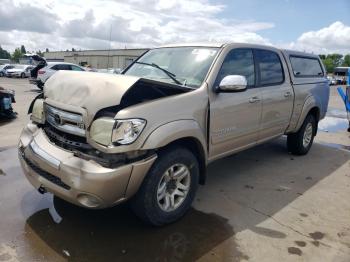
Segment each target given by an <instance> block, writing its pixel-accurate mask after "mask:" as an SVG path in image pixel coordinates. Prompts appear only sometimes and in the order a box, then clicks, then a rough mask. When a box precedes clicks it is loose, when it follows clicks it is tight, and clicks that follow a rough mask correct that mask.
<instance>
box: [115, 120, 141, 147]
mask: <svg viewBox="0 0 350 262" xmlns="http://www.w3.org/2000/svg"><path fill="white" fill-rule="evenodd" d="M145 125H146V120H143V119H127V120H117V121H116V125H115V127H114V129H113V134H112V142H114V143H118V144H121V145H127V144H131V143H133V142H134V141H135V140H136V139H137V138H138V137H139V135H140V134H141V132H142V130H143V128H144V127H145Z"/></svg>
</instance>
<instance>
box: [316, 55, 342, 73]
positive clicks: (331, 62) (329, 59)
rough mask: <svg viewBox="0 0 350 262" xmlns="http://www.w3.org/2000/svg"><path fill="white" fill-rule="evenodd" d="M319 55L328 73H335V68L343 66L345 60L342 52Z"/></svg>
mask: <svg viewBox="0 0 350 262" xmlns="http://www.w3.org/2000/svg"><path fill="white" fill-rule="evenodd" d="M319 57H320V58H321V59H322V62H323V64H324V66H325V67H326V70H327V72H328V73H333V72H334V68H336V67H337V66H341V65H342V64H343V61H344V60H343V55H341V54H329V55H327V56H326V55H319Z"/></svg>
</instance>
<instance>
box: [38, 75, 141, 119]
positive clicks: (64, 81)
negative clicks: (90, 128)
mask: <svg viewBox="0 0 350 262" xmlns="http://www.w3.org/2000/svg"><path fill="white" fill-rule="evenodd" d="M139 79H140V78H139V77H133V76H125V75H111V74H102V73H94V72H74V71H58V72H56V73H55V74H54V75H53V76H51V77H50V78H49V79H48V80H47V81H46V83H45V88H44V96H45V98H49V99H50V100H53V101H56V102H59V103H63V104H66V105H72V106H78V107H81V108H84V109H86V110H87V112H88V115H89V116H90V117H91V116H92V117H93V116H94V115H95V114H96V113H97V112H98V111H99V110H100V109H103V108H106V107H110V106H115V105H119V104H120V101H121V99H122V96H123V95H124V94H125V92H126V91H127V90H128V89H129V88H130V87H131V86H133V85H134V84H135V83H136V82H137V81H138V80H139Z"/></svg>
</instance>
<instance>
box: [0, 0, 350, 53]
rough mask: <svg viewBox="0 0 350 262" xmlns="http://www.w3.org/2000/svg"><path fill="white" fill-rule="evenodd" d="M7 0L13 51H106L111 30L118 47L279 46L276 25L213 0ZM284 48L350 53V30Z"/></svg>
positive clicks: (6, 34) (306, 36)
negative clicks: (235, 16)
mask: <svg viewBox="0 0 350 262" xmlns="http://www.w3.org/2000/svg"><path fill="white" fill-rule="evenodd" d="M3 1H4V3H2V5H0V45H2V46H3V47H4V48H6V49H8V50H10V51H13V50H14V49H15V48H16V47H19V46H20V45H22V44H24V45H25V46H26V48H27V49H28V50H30V51H35V50H39V49H40V50H45V48H49V49H50V50H66V49H71V48H72V47H74V48H75V49H106V48H108V47H109V46H110V43H109V37H110V28H111V27H112V34H111V39H112V42H111V46H112V48H124V47H130V48H131V47H153V46H159V45H162V44H169V43H179V42H203V41H213V42H230V41H234V42H249V43H258V44H267V45H273V44H274V43H273V42H271V41H270V40H269V39H267V38H265V37H263V36H262V34H261V32H262V31H263V30H266V29H270V28H273V27H274V26H275V25H274V24H273V23H269V22H265V21H238V20H232V19H223V18H222V12H223V11H224V10H225V8H227V7H226V6H225V5H223V4H215V3H213V2H212V0H128V1H125V0H90V1H85V0H60V1H58V0H47V1H42V0H13V1H12V0H3ZM5 16H6V17H7V19H6V20H7V21H11V22H10V23H7V22H6V21H4V19H5ZM280 37H283V36H280ZM281 40H283V39H281ZM278 45H279V46H281V47H284V48H291V49H297V50H302V51H307V52H314V53H332V52H340V53H350V26H349V25H345V24H344V23H342V22H339V21H338V22H334V23H333V24H331V25H329V26H327V27H325V28H322V29H320V30H317V31H310V32H305V33H303V34H301V35H300V37H299V38H297V39H296V40H295V41H294V42H291V43H284V44H278Z"/></svg>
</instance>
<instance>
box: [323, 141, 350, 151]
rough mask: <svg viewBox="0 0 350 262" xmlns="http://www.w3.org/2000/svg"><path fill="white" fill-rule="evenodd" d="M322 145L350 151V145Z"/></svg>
mask: <svg viewBox="0 0 350 262" xmlns="http://www.w3.org/2000/svg"><path fill="white" fill-rule="evenodd" d="M321 144H322V145H325V146H329V147H333V148H336V149H342V150H347V151H350V145H349V146H346V145H340V144H335V143H325V142H322V143H321Z"/></svg>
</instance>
